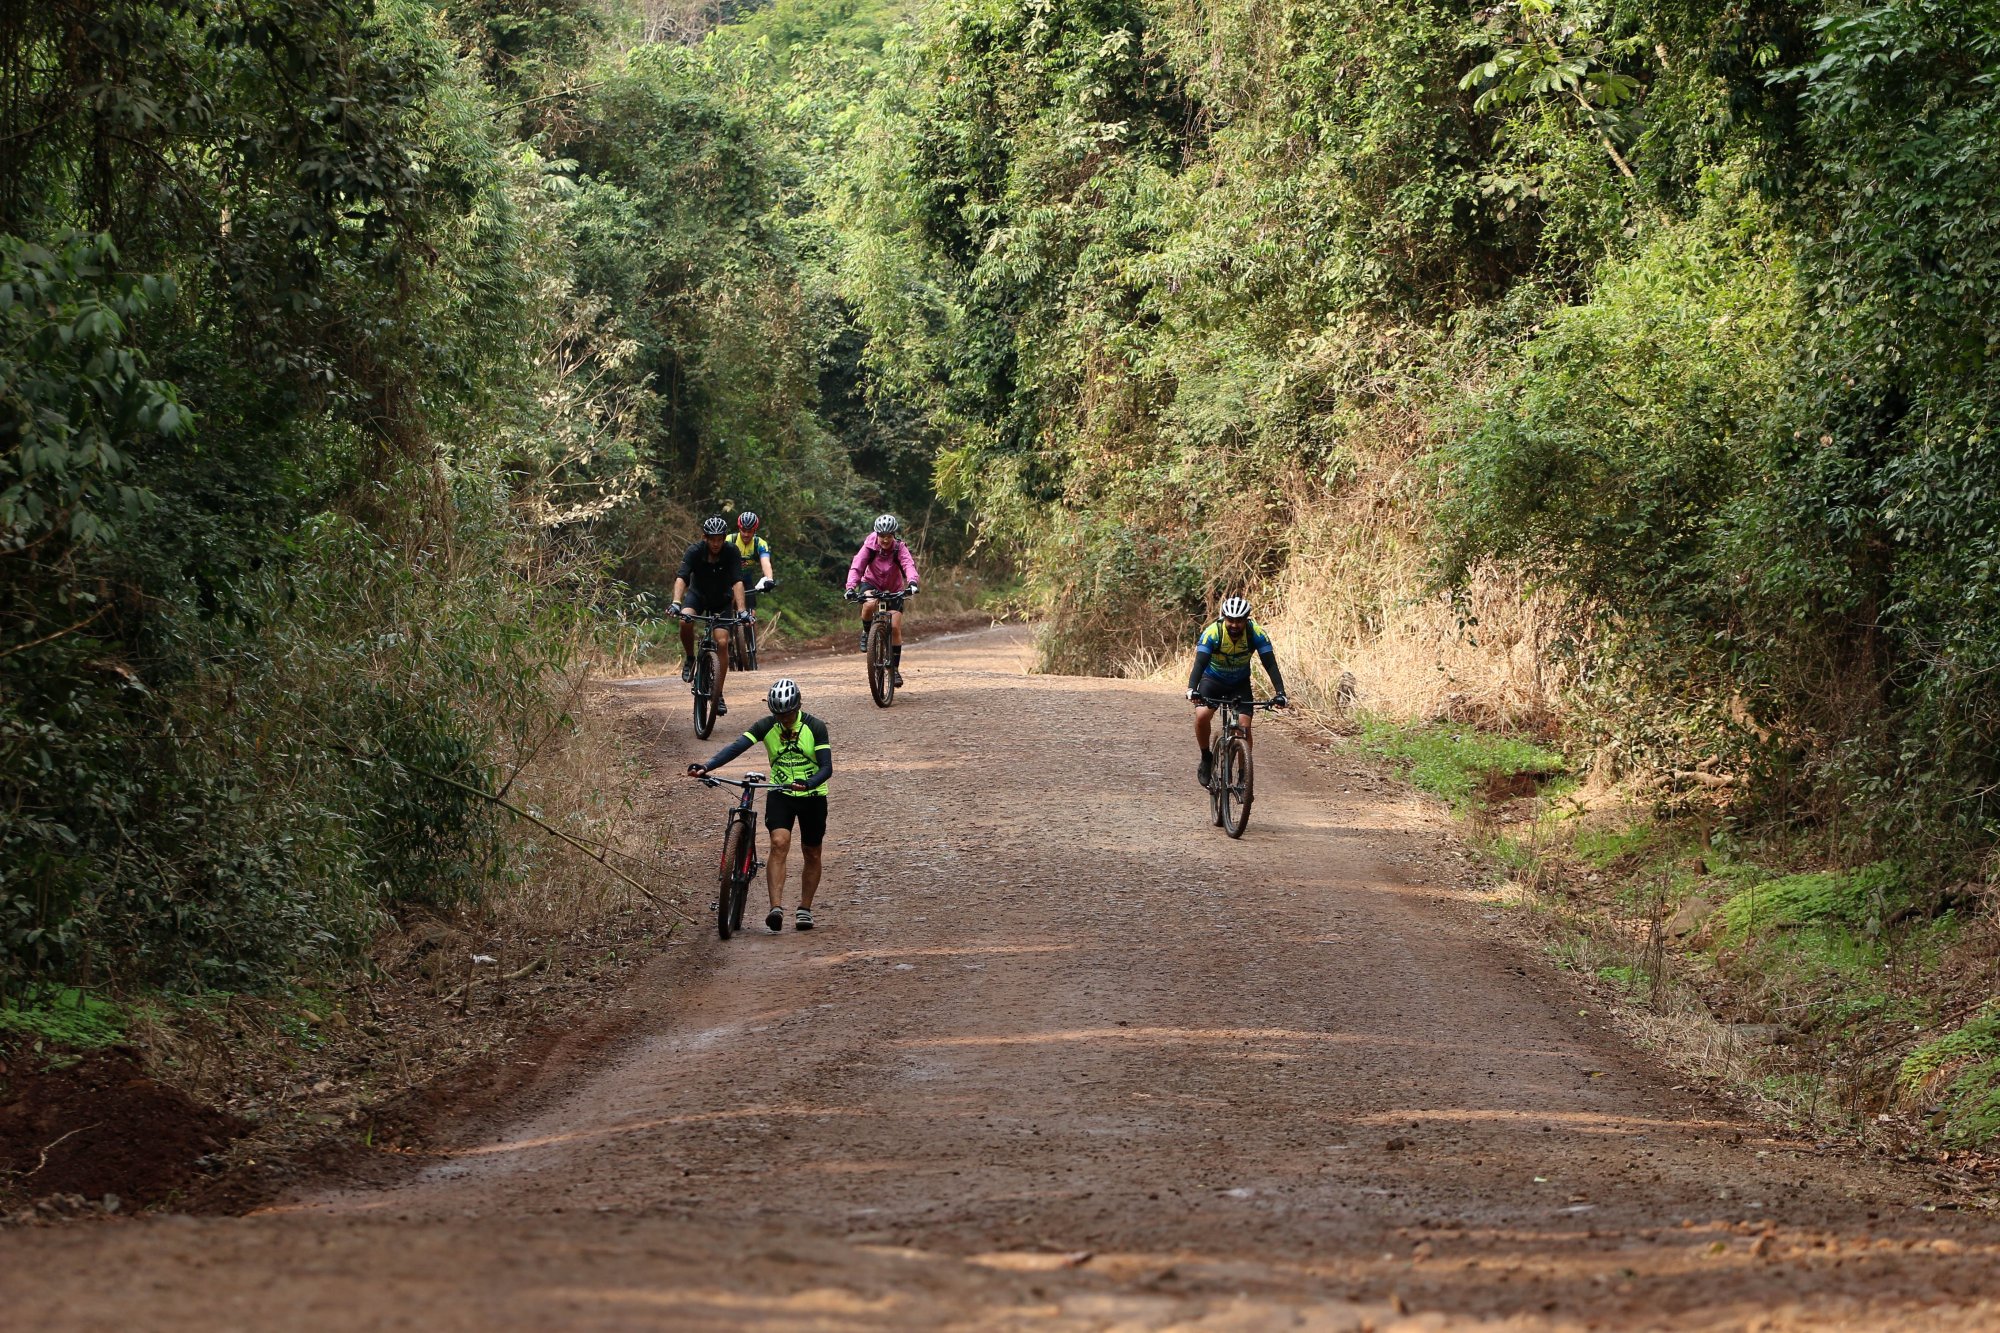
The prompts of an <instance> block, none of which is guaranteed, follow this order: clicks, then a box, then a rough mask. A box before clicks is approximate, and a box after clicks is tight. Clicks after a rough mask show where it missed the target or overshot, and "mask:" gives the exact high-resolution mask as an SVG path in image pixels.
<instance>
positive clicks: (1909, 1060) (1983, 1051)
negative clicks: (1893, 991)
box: [1896, 1007, 2000, 1146]
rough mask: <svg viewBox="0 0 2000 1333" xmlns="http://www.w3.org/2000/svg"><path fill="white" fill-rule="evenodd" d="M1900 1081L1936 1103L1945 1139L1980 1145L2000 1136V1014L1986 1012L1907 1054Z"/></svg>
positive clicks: (1910, 1092) (1908, 1092) (1902, 1086)
mask: <svg viewBox="0 0 2000 1333" xmlns="http://www.w3.org/2000/svg"><path fill="white" fill-rule="evenodd" d="M1896 1082H1897V1085H1898V1087H1899V1088H1900V1089H1901V1090H1902V1091H1903V1092H1904V1094H1905V1095H1907V1096H1910V1097H1918V1098H1923V1099H1925V1100H1926V1101H1931V1100H1934V1101H1935V1102H1936V1103H1937V1107H1936V1112H1935V1114H1936V1117H1937V1120H1938V1122H1939V1123H1940V1125H1941V1127H1942V1129H1943V1131H1944V1135H1945V1137H1946V1139H1947V1140H1949V1141H1951V1142H1954V1143H1961V1144H1966V1145H1969V1146H1977V1145H1980V1144H1983V1143H1986V1142H1988V1141H1990V1140H1991V1139H1992V1138H1993V1137H1994V1135H1996V1134H2000V1011H1996V1010H1994V1009H1992V1008H1990V1007H1989V1008H1988V1009H1986V1010H1984V1011H1982V1012H1981V1013H1980V1014H1979V1015H1978V1016H1977V1017H1975V1018H1973V1019H1972V1020H1971V1021H1970V1022H1968V1023H1966V1024H1965V1025H1964V1026H1963V1027H1960V1028H1958V1029H1956V1030H1954V1031H1951V1032H1948V1033H1946V1034H1945V1035H1943V1036H1941V1037H1937V1038H1935V1039H1933V1040H1931V1041H1927V1042H1925V1043H1924V1044H1923V1045H1921V1046H1919V1047H1917V1048H1916V1049H1915V1050H1914V1051H1911V1052H1910V1054H1909V1055H1907V1056H1905V1057H1904V1059H1903V1063H1902V1065H1901V1066H1900V1067H1899V1068H1898V1069H1897V1074H1896Z"/></svg>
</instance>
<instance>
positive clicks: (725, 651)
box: [710, 629, 729, 699]
mask: <svg viewBox="0 0 2000 1333" xmlns="http://www.w3.org/2000/svg"><path fill="white" fill-rule="evenodd" d="M710 637H712V638H713V639H714V640H715V697H716V698H718V699H720V698H721V697H722V682H723V681H725V680H728V679H729V631H728V630H726V629H717V630H716V631H715V633H714V634H713V635H712V636H710Z"/></svg>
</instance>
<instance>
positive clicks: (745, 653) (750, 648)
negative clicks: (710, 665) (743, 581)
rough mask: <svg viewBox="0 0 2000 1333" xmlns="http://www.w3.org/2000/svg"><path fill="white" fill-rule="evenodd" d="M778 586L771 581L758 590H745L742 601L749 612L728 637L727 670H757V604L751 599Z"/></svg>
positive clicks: (774, 580)
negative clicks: (746, 603) (747, 605)
mask: <svg viewBox="0 0 2000 1333" xmlns="http://www.w3.org/2000/svg"><path fill="white" fill-rule="evenodd" d="M777 586H778V581H777V580H776V579H772V580H771V581H770V582H769V583H765V584H764V585H763V586H762V587H758V588H745V589H744V590H743V599H744V601H746V602H749V604H750V612H749V614H748V615H746V616H745V617H744V618H743V623H742V624H741V625H739V626H737V629H736V632H735V633H734V634H732V635H730V636H729V669H730V670H731V671H755V670H756V669H757V603H756V602H755V601H752V600H751V599H752V598H754V597H756V595H757V594H758V593H760V592H769V591H771V589H773V588H775V587H777Z"/></svg>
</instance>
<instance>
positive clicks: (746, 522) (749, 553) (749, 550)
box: [729, 509, 777, 611]
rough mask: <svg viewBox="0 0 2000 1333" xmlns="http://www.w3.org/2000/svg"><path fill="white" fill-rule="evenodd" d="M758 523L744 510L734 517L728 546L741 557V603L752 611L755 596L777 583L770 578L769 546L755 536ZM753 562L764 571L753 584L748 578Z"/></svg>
mask: <svg viewBox="0 0 2000 1333" xmlns="http://www.w3.org/2000/svg"><path fill="white" fill-rule="evenodd" d="M760 522H762V520H761V519H759V518H758V517H757V516H756V515H755V514H753V513H751V512H750V511H749V510H748V509H746V510H744V511H743V512H742V513H740V514H738V515H737V516H736V535H735V536H734V537H731V538H730V539H729V544H730V545H732V546H734V547H735V548H736V553H737V554H738V555H740V556H742V557H743V602H744V605H746V606H748V607H749V608H750V609H751V610H752V611H755V610H756V609H757V594H758V593H760V592H764V591H765V590H767V589H768V588H769V587H770V586H771V585H772V584H773V583H776V582H777V579H775V578H773V577H772V576H771V544H770V543H769V542H767V541H765V540H764V539H763V538H762V537H759V536H758V535H757V527H758V524H759V523H760ZM753 560H754V561H756V562H757V564H758V565H760V566H762V568H763V571H764V577H763V578H761V579H758V580H756V581H754V582H753V581H752V580H751V578H750V563H751V561H753Z"/></svg>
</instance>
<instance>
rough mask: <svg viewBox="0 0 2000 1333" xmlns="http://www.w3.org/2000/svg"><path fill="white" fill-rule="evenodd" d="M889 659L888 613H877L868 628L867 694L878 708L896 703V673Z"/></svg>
mask: <svg viewBox="0 0 2000 1333" xmlns="http://www.w3.org/2000/svg"><path fill="white" fill-rule="evenodd" d="M889 657H890V651H889V613H888V612H887V611H878V612H876V614H875V619H874V620H873V621H871V622H869V626H868V692H869V693H870V694H872V695H874V696H875V706H876V707H878V708H887V707H888V706H889V705H890V704H892V703H894V702H896V673H895V671H894V670H892V669H891V668H890V666H889Z"/></svg>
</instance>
